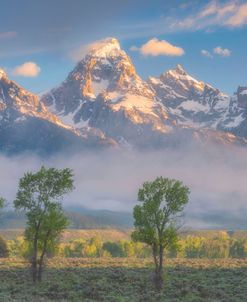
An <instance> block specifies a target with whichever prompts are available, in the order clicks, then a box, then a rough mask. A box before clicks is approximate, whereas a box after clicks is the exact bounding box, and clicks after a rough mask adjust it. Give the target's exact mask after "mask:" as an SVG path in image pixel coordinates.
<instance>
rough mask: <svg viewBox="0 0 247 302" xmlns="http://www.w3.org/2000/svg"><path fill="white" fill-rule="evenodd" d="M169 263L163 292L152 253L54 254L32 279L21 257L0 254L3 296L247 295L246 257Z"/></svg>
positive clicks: (236, 300) (111, 299) (117, 300)
mask: <svg viewBox="0 0 247 302" xmlns="http://www.w3.org/2000/svg"><path fill="white" fill-rule="evenodd" d="M165 267H166V270H165V280H164V288H163V290H162V291H161V292H160V293H159V292H157V291H156V290H155V288H154V286H153V283H152V277H153V273H152V272H153V270H152V269H153V265H152V260H151V259H136V258H95V259H92V258H90V259H88V258H53V259H51V260H49V261H48V263H47V266H46V269H45V272H44V280H43V281H42V283H41V284H37V285H33V284H32V281H31V278H30V273H29V270H28V264H27V263H26V262H25V261H24V260H23V259H20V258H12V259H9V258H8V259H6V258H2V259H1V258H0V301H1V302H14V301H28V302H29V301H30V302H32V301H35V302H49V301H63V302H65V301H66V302H77V301H78V302H79V301H85V302H86V301H87V302H89V301H102V302H103V301H106V302H124V301H128V302H137V301H138V302H139V301H140V302H141V301H143V302H144V301H147V302H148V301H150V302H151V301H154V302H156V301H164V302H168V301H169V302H175V301H176V302H180V301H185V302H192V301H194V302H200V301H205V302H206V301H207V302H208V301H210V302H214V301H225V302H240V301H246V297H247V260H239V259H217V260H215V259H210V260H208V259H168V260H166V261H165Z"/></svg>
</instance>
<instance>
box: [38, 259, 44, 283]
mask: <svg viewBox="0 0 247 302" xmlns="http://www.w3.org/2000/svg"><path fill="white" fill-rule="evenodd" d="M42 272H43V259H42V260H41V259H40V261H39V270H38V281H39V282H41V281H42Z"/></svg>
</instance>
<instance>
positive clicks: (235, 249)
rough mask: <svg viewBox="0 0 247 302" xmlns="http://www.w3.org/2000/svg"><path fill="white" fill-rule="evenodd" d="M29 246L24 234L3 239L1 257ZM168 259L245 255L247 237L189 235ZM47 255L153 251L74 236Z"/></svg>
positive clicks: (89, 255)
mask: <svg viewBox="0 0 247 302" xmlns="http://www.w3.org/2000/svg"><path fill="white" fill-rule="evenodd" d="M27 255H28V246H27V243H26V241H25V238H24V237H18V238H16V239H14V240H4V239H2V238H0V257H26V256H27ZM164 255H165V257H167V258H188V259H191V258H207V259H215V258H239V259H241V258H246V257H247V238H233V237H230V236H229V235H228V234H227V233H226V232H222V234H220V235H219V236H216V237H213V238H208V237H203V236H195V235H187V236H185V237H184V238H179V239H178V244H177V246H176V248H175V249H174V248H170V249H166V250H165V251H164ZM47 256H48V257H52V256H59V257H68V258H74V257H79V258H100V257H118V258H121V257H123V258H128V257H136V258H150V257H152V251H151V248H150V247H149V246H147V245H146V244H143V243H141V242H134V241H128V240H120V241H103V240H102V239H101V238H100V237H93V238H91V239H88V240H85V239H75V240H71V241H69V242H61V243H60V244H58V246H57V247H56V249H55V250H53V251H52V252H49V253H48V255H47Z"/></svg>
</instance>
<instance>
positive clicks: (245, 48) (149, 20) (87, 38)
mask: <svg viewBox="0 0 247 302" xmlns="http://www.w3.org/2000/svg"><path fill="white" fill-rule="evenodd" d="M0 3H1V11H0V66H1V68H3V69H4V70H5V71H6V72H7V73H8V75H9V77H10V78H11V79H14V80H15V81H17V82H18V83H19V84H21V85H22V86H23V87H25V88H27V89H28V90H30V91H32V92H35V93H41V92H44V91H47V90H49V89H51V88H53V87H54V86H56V85H58V84H59V83H60V82H62V81H63V80H64V79H65V78H66V76H67V74H68V72H69V71H71V70H72V68H73V67H74V66H75V64H76V62H75V61H74V60H73V57H72V56H71V53H73V52H75V51H76V50H77V49H80V48H81V47H83V46H85V45H87V44H90V43H92V42H94V41H98V40H101V39H104V38H107V37H116V38H117V39H118V40H119V41H120V44H121V46H122V48H123V49H124V50H125V51H126V52H127V53H128V55H129V56H130V57H131V59H132V60H133V63H134V65H135V67H136V69H137V72H138V74H139V75H140V76H141V77H142V78H143V79H146V78H147V77H148V76H159V75H160V74H161V73H162V72H164V71H166V70H168V69H170V68H173V67H174V66H175V65H176V64H178V63H179V64H181V65H183V67H184V69H185V70H186V71H187V72H188V73H189V74H191V75H192V76H194V77H195V78H197V79H199V80H203V81H205V82H207V83H209V84H211V85H213V86H215V87H216V88H219V89H220V90H222V91H223V92H226V93H229V94H233V93H234V92H235V91H236V89H237V87H238V85H247V79H246V70H247V59H246V56H247V55H246V54H247V1H240V0H227V1H220V0H219V1H217V0H212V1H198V0H188V1H176V0H173V1H162V0H152V1H141V0H132V1H131V0H125V1H115V0H104V1H97V0H90V1H89V0H73V1H71V0H52V1H51V0H49V1H48V0H42V1H33V0H22V1H16V0H0ZM8 12H11V14H9V13H8Z"/></svg>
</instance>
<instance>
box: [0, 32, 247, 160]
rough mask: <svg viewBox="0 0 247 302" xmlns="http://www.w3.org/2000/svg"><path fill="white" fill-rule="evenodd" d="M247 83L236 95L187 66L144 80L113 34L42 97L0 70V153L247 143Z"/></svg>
mask: <svg viewBox="0 0 247 302" xmlns="http://www.w3.org/2000/svg"><path fill="white" fill-rule="evenodd" d="M245 103H247V100H246V88H244V87H240V88H239V90H238V92H237V93H236V95H234V96H233V97H230V96H228V95H225V94H224V93H222V92H220V91H219V90H218V89H216V88H214V87H212V86H210V85H209V84H205V83H203V82H200V81H198V80H196V79H194V78H193V77H191V76H190V75H189V74H188V73H187V72H186V71H185V70H184V69H183V68H182V66H180V65H177V66H176V68H175V69H173V70H169V71H167V72H164V73H163V74H162V75H161V76H160V77H159V78H154V77H150V78H149V79H148V80H147V81H144V80H142V79H141V78H140V77H139V76H138V74H137V73H136V70H135V67H134V66H133V64H132V62H131V60H130V58H129V57H128V56H127V54H126V53H125V52H124V51H123V50H122V49H121V48H120V45H119V42H118V41H117V40H116V39H114V38H109V39H106V40H102V41H101V42H98V43H96V44H93V45H91V47H90V48H89V50H88V53H87V54H86V55H85V57H84V58H83V59H82V60H81V61H80V62H78V64H77V65H76V66H75V68H74V70H73V71H71V72H70V74H69V75H68V77H67V79H66V80H65V81H64V82H63V83H62V84H61V85H60V86H58V87H57V88H54V89H52V90H51V91H50V92H49V93H47V94H45V95H43V96H42V97H41V100H39V98H38V97H37V96H35V95H33V94H32V93H30V92H27V91H26V90H24V89H23V88H21V87H20V86H18V85H17V84H16V83H15V82H13V81H11V80H9V79H8V78H7V76H6V74H5V73H4V72H3V71H2V70H0V139H1V145H0V150H1V151H3V152H5V153H7V154H16V153H20V152H24V151H34V152H35V153H38V154H42V155H48V154H53V153H54V152H63V151H70V152H71V151H72V150H73V152H74V151H78V152H79V151H81V150H84V149H90V150H92V149H93V150H98V149H101V148H102V147H112V146H114V147H115V148H116V147H117V148H118V147H119V148H129V149H135V148H139V149H140V148H141V149H142V148H145V149H157V148H167V147H168V148H174V147H179V146H184V145H185V144H187V143H191V142H192V143H195V144H196V145H198V146H202V145H203V146H204V145H205V144H208V143H214V144H220V145H235V144H240V145H246V141H245V139H246V138H247V116H246V114H247V113H246V112H247V111H246V110H247V109H246V108H247V106H245Z"/></svg>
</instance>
